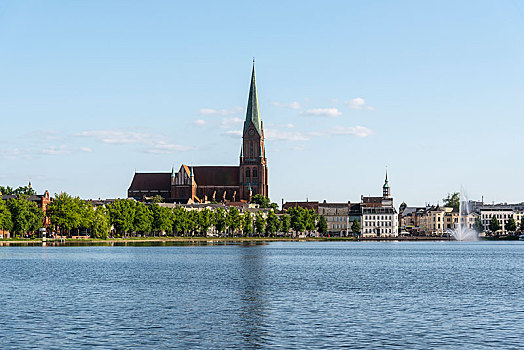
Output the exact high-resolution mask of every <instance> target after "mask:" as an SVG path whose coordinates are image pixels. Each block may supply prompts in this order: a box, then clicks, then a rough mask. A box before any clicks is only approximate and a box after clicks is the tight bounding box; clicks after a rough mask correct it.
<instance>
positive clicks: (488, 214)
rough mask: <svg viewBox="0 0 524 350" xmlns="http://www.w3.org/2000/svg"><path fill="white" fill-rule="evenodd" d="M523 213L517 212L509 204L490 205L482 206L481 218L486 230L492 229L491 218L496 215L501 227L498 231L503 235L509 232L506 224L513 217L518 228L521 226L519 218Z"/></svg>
mask: <svg viewBox="0 0 524 350" xmlns="http://www.w3.org/2000/svg"><path fill="white" fill-rule="evenodd" d="M521 215H522V214H519V213H515V212H514V211H513V208H511V207H509V206H488V207H483V208H480V220H481V221H482V225H484V231H490V229H489V224H490V222H491V218H492V217H496V218H497V220H498V222H499V224H500V227H501V229H500V231H498V233H500V234H503V235H505V234H507V233H508V231H507V230H506V225H507V223H508V221H509V219H510V218H513V220H515V223H516V224H517V228H518V227H519V220H520V218H521V217H522V216H521Z"/></svg>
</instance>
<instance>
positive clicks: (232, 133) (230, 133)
mask: <svg viewBox="0 0 524 350" xmlns="http://www.w3.org/2000/svg"><path fill="white" fill-rule="evenodd" d="M223 134H224V135H226V136H230V137H233V138H235V139H236V138H238V137H240V136H242V130H228V131H226V132H224V133H223Z"/></svg>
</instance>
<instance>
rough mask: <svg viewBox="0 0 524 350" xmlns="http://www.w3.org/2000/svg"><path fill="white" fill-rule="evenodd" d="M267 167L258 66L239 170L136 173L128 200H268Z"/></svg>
mask: <svg viewBox="0 0 524 350" xmlns="http://www.w3.org/2000/svg"><path fill="white" fill-rule="evenodd" d="M268 183H269V181H268V166H267V157H266V150H265V145H264V125H263V123H262V119H261V118H260V112H259V106H258V93H257V86H256V79H255V63H254V61H253V71H252V73H251V83H250V88H249V97H248V103H247V110H246V118H245V121H244V128H243V131H242V145H241V149H240V159H239V165H238V166H190V165H186V164H182V165H181V166H180V168H179V169H178V171H175V169H174V168H173V169H172V171H171V173H135V175H134V177H133V180H132V182H131V186H130V187H129V190H128V197H129V198H134V199H136V200H143V199H145V198H146V197H153V196H156V195H159V196H161V197H163V198H164V200H165V201H168V202H175V203H205V202H246V201H250V200H251V197H252V196H254V195H256V194H261V195H263V196H265V197H268V193H269V188H268Z"/></svg>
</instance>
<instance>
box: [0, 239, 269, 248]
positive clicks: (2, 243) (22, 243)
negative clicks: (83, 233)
mask: <svg viewBox="0 0 524 350" xmlns="http://www.w3.org/2000/svg"><path fill="white" fill-rule="evenodd" d="M267 244H268V242H265V241H224V240H194V241H47V242H42V241H0V247H24V246H25V247H38V246H42V247H178V246H180V247H187V246H225V245H239V246H258V245H267Z"/></svg>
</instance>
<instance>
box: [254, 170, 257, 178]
mask: <svg viewBox="0 0 524 350" xmlns="http://www.w3.org/2000/svg"><path fill="white" fill-rule="evenodd" d="M253 177H257V169H253Z"/></svg>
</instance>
